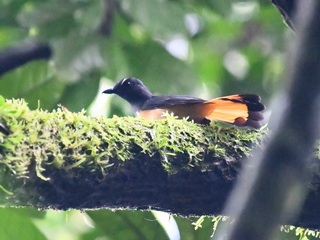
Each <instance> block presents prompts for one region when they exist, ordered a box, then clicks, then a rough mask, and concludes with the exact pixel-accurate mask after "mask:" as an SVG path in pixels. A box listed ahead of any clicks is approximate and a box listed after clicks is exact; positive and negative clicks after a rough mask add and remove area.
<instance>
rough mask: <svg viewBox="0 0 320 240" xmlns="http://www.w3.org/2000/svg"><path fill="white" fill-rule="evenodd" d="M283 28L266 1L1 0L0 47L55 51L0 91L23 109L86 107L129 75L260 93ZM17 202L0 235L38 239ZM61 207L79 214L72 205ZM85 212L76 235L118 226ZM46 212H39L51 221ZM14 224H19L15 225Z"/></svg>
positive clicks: (208, 90) (270, 85) (275, 66)
mask: <svg viewBox="0 0 320 240" xmlns="http://www.w3.org/2000/svg"><path fill="white" fill-rule="evenodd" d="M111 3H113V4H111ZM107 10H108V11H107ZM108 12H109V13H108ZM110 12H111V13H110ZM105 22H107V23H108V24H107V26H109V28H110V29H108V30H109V33H108V34H103V33H102V31H101V25H102V24H103V23H105ZM287 35H289V36H290V35H292V33H291V32H290V31H289V30H287V28H286V26H285V25H284V24H283V21H282V19H281V16H280V15H279V13H278V12H277V10H276V9H274V7H273V6H272V5H271V3H268V2H267V1H244V2H238V1H233V0H227V1H214V0H201V1H198V0H197V1H195V0H188V1H180V0H175V1H161V0H122V1H115V0H105V1H91V0H81V1H80V0H75V1H62V0H56V1H53V0H50V1H46V2H43V1H40V0H27V1H21V0H15V1H10V0H8V1H2V2H1V3H0V47H1V48H2V49H6V48H8V47H14V46H18V45H20V44H21V43H22V42H29V41H35V40H36V41H42V42H46V43H48V44H49V45H50V46H51V48H52V49H53V58H52V59H51V60H50V61H48V62H47V61H35V62H30V63H28V64H26V65H24V66H22V67H19V68H17V69H15V70H12V71H11V72H8V73H7V74H5V75H3V76H0V95H3V96H4V97H5V98H24V99H26V101H27V102H28V103H29V105H30V107H31V108H36V107H38V105H40V106H41V107H42V108H44V109H49V110H50V109H53V108H55V106H56V104H58V103H60V104H62V105H63V106H66V107H67V108H68V109H69V110H70V111H79V110H80V109H82V108H85V109H86V108H88V106H89V105H90V104H91V102H92V101H93V99H94V97H95V95H96V94H100V92H98V91H99V90H98V89H99V85H101V84H102V83H104V82H105V81H104V78H108V79H112V81H114V82H115V81H117V80H119V79H120V78H123V77H127V76H135V77H138V78H140V79H142V80H143V81H144V82H145V83H146V85H147V86H149V87H150V89H151V90H152V91H153V92H155V93H159V94H190V95H195V96H199V97H203V98H209V97H215V96H218V95H223V94H232V93H236V92H239V93H247V92H254V93H257V94H260V95H261V96H262V97H263V99H264V101H265V102H267V101H268V99H269V97H270V96H271V95H272V93H273V91H274V89H276V88H277V87H278V86H279V82H280V81H279V80H280V78H281V75H282V73H283V69H284V67H283V65H284V63H283V62H284V60H283V55H284V54H283V53H284V47H285V41H284V40H285V39H286V36H287ZM0 55H1V53H0ZM109 83H110V82H109ZM111 104H112V106H111V109H112V110H111V114H113V113H117V114H119V115H126V114H131V111H130V110H127V109H128V108H126V107H124V106H127V105H123V102H120V101H119V100H117V99H112V101H111ZM0 194H3V192H2V190H1V189H0ZM19 211H20V210H19V209H16V210H12V209H1V214H0V215H1V219H2V221H1V222H0V225H1V227H0V229H2V231H0V238H1V239H6V238H8V237H9V238H10V239H24V237H25V236H28V237H29V238H28V239H30V238H32V239H43V238H44V236H43V235H42V233H41V232H39V230H38V229H37V228H36V227H35V226H34V224H33V222H32V220H31V218H32V217H33V216H29V215H21V214H20V213H19ZM63 214H64V213H61V215H63ZM130 214H131V215H130ZM48 215H50V213H48ZM68 215H69V216H73V215H75V216H78V215H77V213H72V212H71V213H68ZM89 215H90V216H91V217H92V219H93V221H94V222H96V226H97V228H96V229H95V230H92V229H91V230H87V232H86V233H83V232H82V233H79V236H81V237H79V239H92V238H93V237H98V236H100V237H101V236H102V235H104V236H105V238H104V239H107V237H106V236H108V237H110V238H112V236H113V235H117V236H120V233H119V232H118V230H119V228H121V227H122V230H123V229H124V228H125V227H124V226H123V223H121V222H119V223H118V222H117V224H118V225H117V226H116V227H114V228H110V229H109V231H108V232H107V230H105V229H103V227H102V226H103V224H104V223H103V221H104V220H106V221H108V222H106V223H105V224H106V225H107V226H111V225H110V224H111V223H112V221H113V219H115V218H119V214H117V213H112V212H106V211H102V212H100V211H99V212H92V213H89ZM99 215H100V216H99ZM121 215H123V216H125V217H126V218H128V219H131V220H130V221H131V222H134V224H136V227H138V228H142V227H139V226H141V225H144V224H145V221H143V220H142V219H144V218H149V217H150V215H148V214H147V213H142V215H140V214H138V213H134V214H132V213H130V211H129V212H123V213H121ZM147 215H148V216H147ZM48 218H50V216H49V217H48V216H47V218H45V220H46V221H50V220H48ZM70 218H71V217H70ZM57 219H58V220H57ZM57 219H56V221H58V222H59V224H57V226H59V228H63V227H66V226H67V227H68V226H70V223H68V221H67V223H66V222H65V221H64V220H61V218H59V217H57ZM45 220H42V221H45ZM51 220H52V219H51ZM38 221H41V220H38ZM177 222H178V225H179V227H180V232H181V237H182V238H183V239H206V238H207V239H209V236H210V234H211V231H210V230H208V229H210V227H208V226H211V224H207V225H206V226H207V227H206V228H205V229H206V230H205V235H202V232H201V233H199V230H197V231H194V229H193V226H191V224H189V220H187V219H180V218H177ZM209 222H210V221H209ZM75 224H77V223H75ZM38 225H39V226H41V224H38ZM65 225H66V226H65ZM151 225H152V226H151ZM151 225H149V226H150V229H147V231H149V230H152V232H153V233H159V235H157V236H156V238H155V239H160V237H159V236H160V235H161V236H162V237H161V238H163V239H165V238H166V237H164V235H163V233H160V232H161V231H160V230H159V226H156V225H157V223H156V222H154V224H151ZM126 226H128V225H126ZM67 227H66V228H67ZM16 228H19V229H20V230H19V231H18V232H16V233H13V231H16ZM40 228H41V227H40ZM44 228H45V227H42V229H44ZM5 229H6V232H5V231H4V230H5ZM72 229H74V228H72ZM111 229H113V230H111ZM129 229H130V228H129ZM24 230H25V231H24ZM131 230H132V229H131ZM119 231H120V230H119ZM75 232H77V231H76V230H75ZM80 232H81V231H80ZM149 232H150V231H149ZM209 232H210V234H208V233H209ZM290 232H291V233H292V232H293V231H290ZM1 234H2V235H1ZM4 234H6V235H4ZM12 234H20V235H12ZM52 234H55V233H52ZM127 234H128V236H129V235H130V234H134V231H130V230H129V231H127ZM57 235H58V234H57ZM74 235H76V233H75V234H74ZM200 235H201V237H200ZM146 236H148V237H149V239H152V238H153V236H152V235H146ZM304 237H305V238H306V237H307V236H306V235H305V236H304ZM51 238H52V239H55V237H54V236H51ZM308 238H309V236H308ZM25 239H26V238H25ZM101 239H103V238H101ZM114 239H116V238H114ZM131 239H132V238H131ZM290 239H295V238H294V237H293V236H291V237H290ZM296 239H299V237H297V238H296ZM300 239H302V238H300Z"/></svg>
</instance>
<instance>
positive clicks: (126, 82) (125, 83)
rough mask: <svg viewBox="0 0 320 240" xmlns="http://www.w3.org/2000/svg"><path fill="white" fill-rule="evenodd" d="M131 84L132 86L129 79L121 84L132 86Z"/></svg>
mask: <svg viewBox="0 0 320 240" xmlns="http://www.w3.org/2000/svg"><path fill="white" fill-rule="evenodd" d="M130 84H131V81H130V79H128V78H125V79H123V80H122V82H121V85H130Z"/></svg>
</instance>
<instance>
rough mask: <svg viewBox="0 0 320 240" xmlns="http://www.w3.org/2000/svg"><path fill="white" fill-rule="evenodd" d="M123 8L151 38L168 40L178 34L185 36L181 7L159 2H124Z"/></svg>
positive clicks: (167, 2)
mask: <svg viewBox="0 0 320 240" xmlns="http://www.w3.org/2000/svg"><path fill="white" fill-rule="evenodd" d="M123 8H124V10H125V11H126V13H127V14H128V15H130V16H132V18H133V19H134V20H136V22H138V23H139V24H140V25H141V26H142V27H143V28H145V29H146V30H147V31H148V32H149V33H150V34H151V35H152V36H158V37H160V36H161V38H162V39H163V38H166V39H168V38H170V37H172V36H174V35H176V34H178V33H183V34H186V28H185V25H184V15H185V14H186V11H185V10H184V8H183V5H178V4H176V3H172V2H170V1H160V0H126V1H124V4H123Z"/></svg>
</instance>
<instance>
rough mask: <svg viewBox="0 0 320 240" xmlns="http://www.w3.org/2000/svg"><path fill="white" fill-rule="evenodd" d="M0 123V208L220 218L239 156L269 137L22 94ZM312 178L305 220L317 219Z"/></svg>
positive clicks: (2, 111) (0, 114)
mask: <svg viewBox="0 0 320 240" xmlns="http://www.w3.org/2000/svg"><path fill="white" fill-rule="evenodd" d="M0 122H3V123H5V124H6V127H7V128H8V129H9V130H10V133H9V135H6V134H2V133H0V191H1V192H2V193H1V194H0V205H5V206H33V207H37V208H56V209H69V208H76V209H96V208H131V209H132V208H134V209H157V210H163V211H167V212H171V213H176V214H181V215H185V216H190V215H213V214H215V215H216V214H221V210H222V208H223V206H224V204H225V202H226V199H227V197H228V195H229V193H230V191H231V189H232V187H233V184H234V182H235V180H236V178H237V174H238V172H239V169H240V167H241V164H242V161H243V159H244V158H245V157H246V156H247V155H250V154H251V152H252V149H254V148H257V147H260V146H261V142H262V140H263V139H264V138H265V136H266V134H267V133H266V131H265V130H253V129H238V128H235V127H218V126H215V125H211V126H203V125H198V124H193V123H191V122H188V121H186V120H176V119H174V118H173V117H172V116H168V118H167V120H161V121H146V120H143V119H136V118H112V119H106V118H90V117H87V116H85V115H84V114H83V113H71V112H68V111H67V110H65V109H64V110H62V109H58V110H56V111H54V112H52V113H48V112H44V111H41V110H34V111H31V110H29V109H28V107H27V106H26V103H24V102H22V101H18V100H14V101H7V102H6V103H3V104H2V105H0ZM253 161H255V160H253ZM317 161H318V159H317ZM313 169H315V168H314V167H313ZM314 176H315V178H314V183H313V185H312V186H311V188H312V189H313V190H312V192H311V193H312V194H310V197H309V204H307V205H306V206H305V209H304V211H303V213H302V215H301V217H300V219H299V222H297V223H298V225H299V226H307V227H311V226H318V225H319V224H320V220H319V218H318V216H319V215H320V213H319V211H320V210H316V209H319V208H316V209H315V205H316V206H317V204H318V202H319V201H320V199H319V196H320V195H319V194H318V193H319V189H320V187H319V184H318V183H319V182H320V181H319V179H320V178H319V177H318V175H317V174H314Z"/></svg>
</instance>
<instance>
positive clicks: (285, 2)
mask: <svg viewBox="0 0 320 240" xmlns="http://www.w3.org/2000/svg"><path fill="white" fill-rule="evenodd" d="M271 2H272V3H273V4H274V5H275V7H276V8H278V10H279V12H280V13H281V15H282V17H283V19H284V21H285V22H286V23H287V24H288V26H289V27H290V28H291V29H292V30H294V31H295V21H294V14H295V11H296V5H297V0H271Z"/></svg>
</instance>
